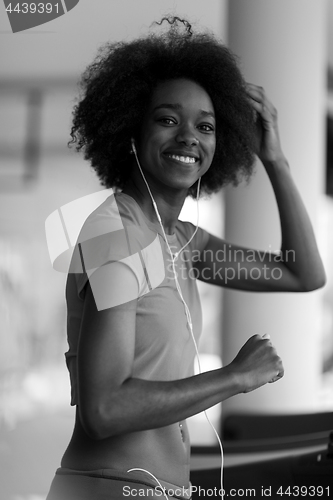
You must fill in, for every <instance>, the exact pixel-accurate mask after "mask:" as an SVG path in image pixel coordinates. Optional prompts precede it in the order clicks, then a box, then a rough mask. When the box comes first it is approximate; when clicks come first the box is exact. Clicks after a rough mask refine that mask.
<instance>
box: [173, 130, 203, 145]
mask: <svg viewBox="0 0 333 500" xmlns="http://www.w3.org/2000/svg"><path fill="white" fill-rule="evenodd" d="M176 141H177V142H178V143H179V144H185V145H186V146H187V147H190V146H197V145H198V144H199V139H198V138H197V136H196V134H195V131H194V130H193V129H192V128H191V127H183V128H182V129H181V130H179V132H178V134H177V136H176Z"/></svg>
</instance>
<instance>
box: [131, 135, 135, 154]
mask: <svg viewBox="0 0 333 500" xmlns="http://www.w3.org/2000/svg"><path fill="white" fill-rule="evenodd" d="M131 144H132V151H133V153H136V147H135V140H134V139H133V137H131Z"/></svg>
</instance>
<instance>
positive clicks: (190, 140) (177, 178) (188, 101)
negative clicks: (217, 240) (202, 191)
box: [136, 79, 216, 191]
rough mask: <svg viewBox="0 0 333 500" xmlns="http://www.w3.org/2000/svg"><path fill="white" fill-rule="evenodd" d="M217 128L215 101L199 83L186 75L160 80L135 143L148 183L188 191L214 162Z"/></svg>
mask: <svg viewBox="0 0 333 500" xmlns="http://www.w3.org/2000/svg"><path fill="white" fill-rule="evenodd" d="M215 129H216V123H215V116H214V107H213V103H212V101H211V99H210V97H209V95H208V94H207V92H206V91H205V90H204V89H203V88H202V87H201V86H200V85H198V84H196V83H195V82H193V81H191V80H185V79H178V80H168V81H166V82H163V83H161V84H159V85H158V87H157V88H156V89H155V92H154V93H153V95H152V99H151V102H150V105H149V108H148V110H147V112H146V115H145V116H144V119H143V124H142V128H141V134H140V137H139V141H137V144H136V145H137V149H138V156H139V160H140V164H141V167H142V169H143V171H144V173H145V176H146V178H147V181H148V183H149V184H150V185H151V184H153V185H154V187H155V188H159V189H161V188H163V186H164V188H166V187H169V188H173V189H181V190H186V191H187V190H188V188H189V187H191V186H192V185H193V184H194V183H195V182H196V181H197V180H198V178H199V177H201V176H202V175H203V174H204V173H205V172H207V170H208V169H209V167H210V165H211V163H212V160H213V156H214V152H215V143H216V137H215Z"/></svg>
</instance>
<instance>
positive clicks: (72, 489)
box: [46, 467, 191, 500]
mask: <svg viewBox="0 0 333 500" xmlns="http://www.w3.org/2000/svg"><path fill="white" fill-rule="evenodd" d="M159 482H160V484H161V486H162V487H163V489H161V487H160V486H158V485H157V483H156V481H155V479H154V478H153V477H151V476H149V474H147V473H146V472H141V471H133V472H120V471H117V470H113V469H99V470H93V471H78V470H73V469H65V468H63V467H60V468H59V469H58V470H57V471H56V474H55V477H54V479H53V481H52V484H51V487H50V491H49V493H48V495H47V497H46V500H126V499H127V498H137V499H140V498H142V499H143V500H145V499H148V500H149V499H151V498H152V499H155V500H156V499H159V500H175V499H179V500H190V498H191V483H190V484H189V487H188V488H185V487H182V486H176V485H173V484H171V483H167V482H165V481H161V480H159Z"/></svg>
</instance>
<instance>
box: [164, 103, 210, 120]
mask: <svg viewBox="0 0 333 500" xmlns="http://www.w3.org/2000/svg"><path fill="white" fill-rule="evenodd" d="M161 108H167V109H174V110H176V111H179V110H180V109H183V106H182V105H181V104H179V103H175V104H170V103H163V104H159V105H158V106H156V107H155V108H154V111H156V110H157V109H161ZM200 115H202V116H211V117H212V118H214V119H215V114H214V112H213V111H205V110H204V109H200Z"/></svg>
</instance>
